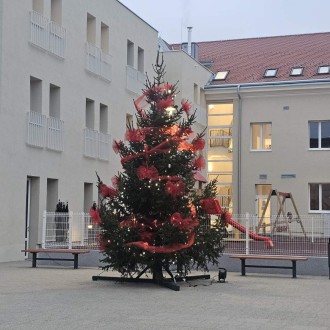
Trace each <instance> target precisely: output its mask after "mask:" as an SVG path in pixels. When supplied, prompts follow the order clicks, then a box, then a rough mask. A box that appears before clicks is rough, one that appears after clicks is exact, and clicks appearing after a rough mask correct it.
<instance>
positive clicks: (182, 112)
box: [91, 54, 225, 284]
mask: <svg viewBox="0 0 330 330" xmlns="http://www.w3.org/2000/svg"><path fill="white" fill-rule="evenodd" d="M160 57H161V56H160V55H159V54H158V55H157V61H156V64H155V65H154V66H153V69H154V71H155V77H154V79H153V81H150V80H149V78H147V81H146V84H145V89H144V90H143V94H142V95H141V97H139V98H138V99H136V100H135V101H134V105H135V108H136V111H137V112H136V122H137V127H136V128H135V127H133V126H132V125H130V126H129V127H127V131H126V134H125V138H126V142H125V143H124V142H123V141H114V143H113V149H114V150H115V152H116V153H118V154H119V155H120V157H121V164H122V168H123V170H122V172H120V173H119V174H118V175H116V176H114V177H113V178H112V179H111V181H112V187H110V186H108V185H106V184H104V183H103V182H102V181H101V179H100V178H98V179H99V180H98V188H99V192H100V196H101V197H102V198H101V200H100V202H99V205H98V207H97V206H96V205H94V207H93V208H92V209H91V215H92V219H93V221H95V222H97V223H99V224H100V226H101V228H102V234H101V236H100V249H101V251H102V252H103V254H104V258H103V259H102V260H101V261H102V262H103V263H104V264H105V265H104V266H103V269H105V270H109V269H111V270H116V271H119V272H120V273H121V274H122V276H123V277H129V278H132V277H134V276H136V277H138V278H139V277H140V276H141V275H142V274H143V273H146V274H147V272H151V273H152V279H153V281H154V282H157V283H160V284H162V283H164V281H165V278H164V274H163V271H165V272H167V273H168V274H169V275H170V278H172V280H173V279H174V276H173V274H172V271H171V270H170V266H171V267H173V266H172V265H174V264H175V267H177V269H176V271H177V272H178V273H180V274H179V275H180V276H186V275H187V274H188V273H189V272H190V271H191V269H192V268H194V269H200V270H203V271H208V265H209V264H210V263H211V264H216V265H217V264H218V258H219V256H220V255H221V253H222V251H223V247H224V246H223V240H222V239H223V237H224V233H225V228H224V223H223V222H222V221H221V219H220V217H219V218H218V219H215V220H214V221H212V223H210V216H209V214H208V212H207V207H205V205H207V203H208V200H213V198H214V197H215V194H216V181H211V182H210V183H208V184H207V185H206V186H205V188H204V189H200V190H199V191H197V190H196V189H195V183H196V180H195V178H194V176H195V174H196V171H198V170H199V169H201V168H203V166H204V159H203V156H202V150H203V149H204V146H205V141H204V139H203V136H204V132H201V133H199V134H196V135H195V136H194V135H193V131H192V125H193V123H194V121H195V113H192V114H190V103H189V102H188V101H187V100H182V101H181V105H180V107H178V106H177V105H175V102H174V99H175V93H176V84H175V85H171V84H169V83H165V81H164V75H165V65H164V61H163V57H161V58H160Z"/></svg>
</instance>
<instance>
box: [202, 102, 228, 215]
mask: <svg viewBox="0 0 330 330" xmlns="http://www.w3.org/2000/svg"><path fill="white" fill-rule="evenodd" d="M233 111H234V108H233V104H232V103H220V104H210V105H208V136H207V140H208V143H207V144H208V150H207V169H208V180H213V179H217V195H216V198H217V199H218V200H219V202H220V204H221V206H222V207H225V208H226V209H228V210H230V211H231V210H232V208H233V204H232V181H233V154H232V151H233V137H232V128H233Z"/></svg>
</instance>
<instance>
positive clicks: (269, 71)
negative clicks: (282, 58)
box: [264, 69, 277, 78]
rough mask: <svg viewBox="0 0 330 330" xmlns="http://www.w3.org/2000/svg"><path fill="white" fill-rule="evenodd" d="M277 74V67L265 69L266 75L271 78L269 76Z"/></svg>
mask: <svg viewBox="0 0 330 330" xmlns="http://www.w3.org/2000/svg"><path fill="white" fill-rule="evenodd" d="M276 74H277V69H267V70H266V71H265V74H264V77H266V78H269V77H276Z"/></svg>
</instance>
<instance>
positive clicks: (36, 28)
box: [30, 11, 66, 58]
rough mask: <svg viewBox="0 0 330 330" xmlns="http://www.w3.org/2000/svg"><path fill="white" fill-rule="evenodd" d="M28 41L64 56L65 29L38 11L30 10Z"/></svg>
mask: <svg viewBox="0 0 330 330" xmlns="http://www.w3.org/2000/svg"><path fill="white" fill-rule="evenodd" d="M30 42H31V43H32V44H33V45H36V46H38V47H40V48H42V49H44V50H46V51H48V52H50V53H52V54H54V55H56V56H59V57H61V58H64V53H65V43H66V30H65V28H63V27H62V26H60V25H58V24H56V23H55V22H52V21H50V20H49V19H48V18H46V17H44V16H43V15H41V14H40V13H37V12H35V11H31V12H30Z"/></svg>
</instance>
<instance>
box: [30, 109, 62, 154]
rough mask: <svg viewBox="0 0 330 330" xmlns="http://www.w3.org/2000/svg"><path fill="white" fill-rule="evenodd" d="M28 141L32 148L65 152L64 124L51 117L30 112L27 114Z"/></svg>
mask: <svg viewBox="0 0 330 330" xmlns="http://www.w3.org/2000/svg"><path fill="white" fill-rule="evenodd" d="M27 117H28V118H27V141H26V143H27V144H28V145H30V146H32V147H37V148H47V149H50V150H54V151H63V150H64V143H63V141H64V140H63V135H64V122H63V121H62V120H60V119H59V118H54V117H49V118H47V117H46V116H45V115H43V114H41V113H39V112H34V111H30V112H28V114H27Z"/></svg>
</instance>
